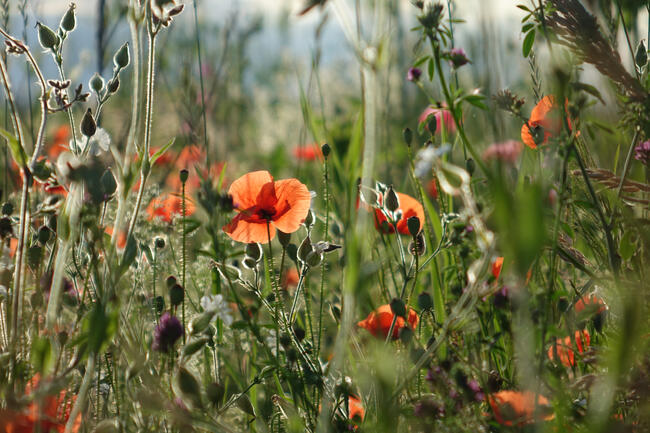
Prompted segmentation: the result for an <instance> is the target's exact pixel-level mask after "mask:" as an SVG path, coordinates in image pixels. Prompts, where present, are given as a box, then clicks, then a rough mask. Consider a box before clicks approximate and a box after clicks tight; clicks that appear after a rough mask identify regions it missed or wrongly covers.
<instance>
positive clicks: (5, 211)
mask: <svg viewBox="0 0 650 433" xmlns="http://www.w3.org/2000/svg"><path fill="white" fill-rule="evenodd" d="M12 213H14V205H13V203H11V202H8V201H7V202H4V203H2V215H11V214H12Z"/></svg>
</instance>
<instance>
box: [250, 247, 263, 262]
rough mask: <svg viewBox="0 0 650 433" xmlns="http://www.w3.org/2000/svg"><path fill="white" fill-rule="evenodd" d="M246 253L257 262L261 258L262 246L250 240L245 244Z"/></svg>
mask: <svg viewBox="0 0 650 433" xmlns="http://www.w3.org/2000/svg"><path fill="white" fill-rule="evenodd" d="M246 255H247V256H248V257H250V258H251V259H253V260H254V261H255V262H258V261H259V260H260V258H262V247H261V246H260V244H258V243H257V242H251V243H250V244H247V245H246Z"/></svg>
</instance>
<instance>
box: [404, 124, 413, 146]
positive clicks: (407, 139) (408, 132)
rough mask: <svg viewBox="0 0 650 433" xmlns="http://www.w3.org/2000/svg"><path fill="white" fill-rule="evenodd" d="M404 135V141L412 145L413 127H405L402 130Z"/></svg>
mask: <svg viewBox="0 0 650 433" xmlns="http://www.w3.org/2000/svg"><path fill="white" fill-rule="evenodd" d="M402 137H403V138H404V143H406V145H407V146H410V145H411V143H412V142H413V131H411V128H404V130H403V131H402Z"/></svg>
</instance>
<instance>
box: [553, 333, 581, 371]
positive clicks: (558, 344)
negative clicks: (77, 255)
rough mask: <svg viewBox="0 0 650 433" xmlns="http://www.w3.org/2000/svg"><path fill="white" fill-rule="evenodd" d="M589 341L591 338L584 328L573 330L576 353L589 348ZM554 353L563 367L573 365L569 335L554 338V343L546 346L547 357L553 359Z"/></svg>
mask: <svg viewBox="0 0 650 433" xmlns="http://www.w3.org/2000/svg"><path fill="white" fill-rule="evenodd" d="M590 341H591V338H590V336H589V332H588V331H587V330H586V329H585V330H583V331H576V332H575V347H576V348H577V349H578V353H581V354H582V353H584V352H585V351H586V350H587V349H588V348H589V343H590ZM556 353H557V356H558V358H560V362H561V363H562V365H564V366H565V367H572V366H574V365H575V351H574V346H573V342H572V341H571V337H570V336H569V337H564V338H558V339H557V340H555V344H553V345H552V346H551V347H549V348H548V359H550V360H551V361H553V360H554V359H555V354H556Z"/></svg>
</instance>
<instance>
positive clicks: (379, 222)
mask: <svg viewBox="0 0 650 433" xmlns="http://www.w3.org/2000/svg"><path fill="white" fill-rule="evenodd" d="M397 198H398V199H399V208H398V211H400V210H401V211H402V217H401V218H400V220H399V221H398V222H397V231H398V232H399V233H401V234H403V235H408V234H409V228H408V226H407V223H406V221H407V220H408V219H409V218H411V217H412V216H416V217H418V219H419V220H420V230H421V229H422V226H424V208H423V207H422V205H421V204H420V202H419V201H417V200H416V199H414V198H413V197H411V196H410V195H406V194H402V193H401V192H398V193H397ZM380 200H381V198H380ZM384 221H386V222H388V219H387V218H386V215H384V213H383V212H382V211H381V210H380V209H375V228H377V230H379V231H381V232H383V233H395V229H394V228H393V226H392V225H391V224H389V225H388V227H386V224H383V222H384Z"/></svg>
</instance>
